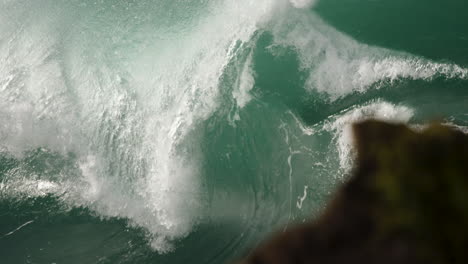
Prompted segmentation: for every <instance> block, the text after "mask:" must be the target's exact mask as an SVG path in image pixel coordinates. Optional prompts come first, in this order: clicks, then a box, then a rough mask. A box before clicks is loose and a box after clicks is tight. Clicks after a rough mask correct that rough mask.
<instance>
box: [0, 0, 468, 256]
mask: <svg viewBox="0 0 468 264" xmlns="http://www.w3.org/2000/svg"><path fill="white" fill-rule="evenodd" d="M467 14H468V2H467V1H465V0H445V1H439V0H387V1H383V0H380V1H379V0H321V1H310V0H309V1H306V0H154V1H150V0H0V263H2V264H16V263H36V264H46V263H47V264H52V263H55V264H62V263H63V264H73V263H77V264H83V263H99V264H106V263H109V264H111V263H112V264H114V263H129V264H130V263H131V264H133V263H135V264H139V263H158V264H165V263H169V264H178V263H191V264H196V263H232V262H233V261H235V260H238V259H239V258H241V257H242V256H244V255H246V254H248V252H249V251H250V250H251V249H252V248H254V247H255V246H256V245H258V243H259V242H260V241H261V240H262V239H264V238H265V237H268V236H269V235H270V234H272V232H282V231H283V230H287V229H288V228H290V227H291V226H292V225H294V224H296V223H301V222H303V221H306V220H308V219H311V218H313V217H316V216H317V215H319V214H320V212H322V211H323V209H324V208H325V207H326V203H327V201H328V200H329V199H330V197H331V196H332V194H333V192H334V191H335V190H336V188H337V186H339V185H340V184H342V183H343V182H344V181H346V179H347V177H348V175H349V173H350V171H351V170H352V166H353V157H354V155H355V152H354V150H353V146H352V144H353V138H352V134H351V129H350V127H351V126H350V125H351V124H352V123H353V122H356V121H360V120H364V119H368V118H375V119H381V120H386V121H389V122H402V123H407V124H409V125H410V126H412V127H414V128H415V129H419V128H421V127H423V126H424V125H425V124H427V123H428V122H432V121H434V120H435V121H438V122H442V123H445V124H448V125H450V126H453V127H455V128H457V129H460V130H463V131H467V130H468V129H467V128H468V15H467Z"/></svg>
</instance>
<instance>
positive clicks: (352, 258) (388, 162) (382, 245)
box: [243, 121, 468, 264]
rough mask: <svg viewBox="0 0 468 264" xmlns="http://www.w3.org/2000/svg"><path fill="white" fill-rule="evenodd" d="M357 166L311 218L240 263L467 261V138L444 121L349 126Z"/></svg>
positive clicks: (268, 242) (255, 251)
mask: <svg viewBox="0 0 468 264" xmlns="http://www.w3.org/2000/svg"><path fill="white" fill-rule="evenodd" d="M354 135H355V142H356V143H355V144H356V148H357V150H358V157H357V164H356V168H355V170H354V172H353V175H352V177H351V178H350V179H349V181H348V182H347V183H346V184H345V185H344V186H342V187H341V188H340V189H339V190H338V192H337V194H336V196H335V198H334V200H333V201H332V202H331V203H330V204H329V205H328V208H327V210H326V212H325V213H324V214H323V215H322V216H321V217H320V218H319V219H317V220H316V221H314V222H312V223H308V224H304V225H302V226H297V227H295V228H294V229H289V230H288V231H287V232H284V233H280V234H277V235H276V236H275V237H273V238H272V239H270V240H269V241H266V242H265V243H264V244H263V245H261V246H260V247H259V248H257V249H256V250H254V251H253V252H252V253H251V254H250V255H249V256H248V257H247V258H246V259H245V260H244V262H243V263H251V264H262V263H265V264H276V263H284V264H287V263H320V264H325V263H343V264H344V263H345V264H354V263H359V264H362V263H379V264H385V263H388V264H395V263H411V264H414V263H425V264H426V263H468V136H467V135H465V134H463V133H462V132H459V131H455V130H452V129H450V128H447V127H444V126H441V125H432V126H430V127H428V128H427V129H425V130H424V131H422V132H420V133H419V132H414V131H413V130H410V129H408V128H407V127H406V126H404V125H395V124H387V123H383V122H378V121H365V122H363V123H359V124H356V125H354Z"/></svg>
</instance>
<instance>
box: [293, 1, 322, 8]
mask: <svg viewBox="0 0 468 264" xmlns="http://www.w3.org/2000/svg"><path fill="white" fill-rule="evenodd" d="M289 1H290V2H291V4H292V5H293V6H294V7H296V8H310V7H312V6H313V5H315V4H316V3H317V2H318V1H317V0H289Z"/></svg>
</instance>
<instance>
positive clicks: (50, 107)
mask: <svg viewBox="0 0 468 264" xmlns="http://www.w3.org/2000/svg"><path fill="white" fill-rule="evenodd" d="M286 3H287V1H279V2H277V1H273V0H261V1H247V0H245V1H221V2H220V1H212V3H210V4H208V6H203V7H201V8H202V9H205V11H204V14H203V17H199V16H188V18H184V19H186V20H187V21H175V22H174V23H172V24H170V25H167V27H163V28H155V27H154V26H152V25H151V23H148V25H146V24H145V21H144V20H140V19H144V17H145V16H143V17H142V18H139V17H133V16H132V15H131V10H130V11H125V12H124V13H122V14H118V13H110V14H109V13H106V12H107V10H109V8H108V7H107V6H100V5H101V4H100V3H95V6H94V7H93V8H91V9H88V8H86V7H84V8H83V9H80V8H82V6H73V5H67V4H66V3H59V4H57V3H54V2H53V1H44V2H43V3H41V5H40V6H37V7H36V6H35V7H34V9H36V8H39V9H40V10H42V11H43V12H42V13H44V12H45V13H47V14H48V15H47V16H43V15H40V14H42V13H41V12H32V11H30V10H29V9H28V8H26V7H23V6H17V7H16V8H12V10H20V11H18V12H17V13H14V12H12V13H9V14H8V16H2V17H0V22H2V23H0V30H1V31H0V38H1V39H0V40H1V41H0V67H1V68H0V70H1V71H0V72H1V75H0V121H2V122H1V124H0V138H1V143H0V144H1V147H0V148H1V149H2V151H4V152H8V153H10V154H14V155H15V156H16V157H17V158H18V159H19V160H21V156H22V153H24V152H25V151H27V150H30V149H35V148H38V147H46V148H47V149H49V150H50V151H52V152H58V153H59V154H62V155H66V154H67V153H69V152H72V153H75V155H76V165H77V170H76V171H74V172H70V173H72V175H67V174H66V173H61V174H59V175H52V176H53V177H46V178H44V177H43V176H41V177H38V176H35V175H32V174H31V172H30V171H27V170H18V171H16V172H11V173H10V176H9V177H8V180H6V181H4V182H2V188H1V189H2V193H1V194H2V195H3V194H9V195H13V193H15V195H19V196H25V197H32V196H43V195H57V196H60V199H61V200H62V201H63V202H64V203H65V204H67V205H70V206H87V207H88V208H90V209H91V210H94V211H95V212H96V213H97V214H99V215H100V216H102V217H119V218H125V219H128V220H129V223H130V224H132V225H135V226H139V227H142V228H144V229H145V230H147V231H148V233H149V234H150V236H151V238H152V245H153V246H154V247H155V249H157V250H159V251H160V252H165V251H168V250H170V249H171V248H172V246H171V243H170V241H172V240H174V239H179V238H182V237H184V236H186V235H187V234H188V233H189V232H190V231H191V230H192V228H193V225H194V224H196V223H197V219H198V218H199V214H200V211H201V210H200V209H201V207H202V204H201V201H202V199H201V190H200V188H201V183H200V179H199V175H198V173H199V168H198V166H199V165H198V164H200V161H199V159H200V158H201V157H200V154H199V153H198V145H197V127H198V125H199V124H200V123H201V122H202V121H203V120H205V119H206V118H208V117H209V116H210V115H211V114H212V113H213V111H215V110H216V109H217V107H218V96H219V82H220V79H221V76H222V74H223V72H224V69H225V67H226V66H227V65H228V64H229V62H230V61H231V60H233V59H234V58H235V56H236V53H237V52H238V49H236V47H237V46H239V43H240V46H241V47H242V46H243V43H247V42H249V41H250V40H251V38H252V36H253V35H254V33H255V32H256V31H257V30H258V28H259V26H260V25H261V24H262V23H265V21H268V20H269V19H270V18H271V16H272V14H273V12H274V10H275V8H278V6H281V5H282V6H284V5H286ZM12 4H14V3H12ZM142 5H143V4H142ZM155 5H156V7H154V9H155V10H158V9H157V4H155ZM171 5H173V6H171V8H174V10H177V8H178V9H181V11H182V10H184V11H183V12H182V13H185V8H184V7H183V6H178V5H180V3H177V2H174V3H172V4H171ZM182 5H183V4H182ZM128 7H131V5H129V6H128ZM143 7H145V6H143ZM22 8H23V9H24V10H23V9H22ZM31 10H32V9H31ZM54 10H55V11H60V12H55V11H54ZM36 11H37V10H36ZM140 11H141V10H140ZM93 12H95V13H93ZM146 12H147V13H148V17H154V14H153V12H152V10H147V11H146ZM157 12H159V13H160V14H161V16H164V15H167V14H163V13H161V11H160V10H159V11H157ZM77 13H79V17H80V19H79V21H76V20H73V17H74V16H75V15H76V14H77ZM159 13H158V14H159ZM24 17H26V19H23V18H24ZM97 17H99V19H97ZM156 17H157V16H156ZM68 18H71V20H68ZM101 19H102V20H101ZM168 19H170V18H168ZM164 20H165V18H164V17H163V18H162V19H161V21H162V22H164ZM129 21H130V23H129ZM162 22H161V23H162ZM132 23H133V26H135V27H132ZM162 25H165V24H164V23H162ZM135 28H136V29H135ZM128 39H131V40H134V42H131V41H130V42H129V41H128ZM251 63H252V58H251V57H250V58H249V59H248V60H247V61H246V62H245V64H244V65H243V66H242V67H241V71H240V72H239V81H238V83H237V87H234V88H233V97H234V99H235V100H236V101H237V104H238V106H239V107H243V106H245V105H246V104H247V103H248V102H249V100H250V99H251V96H250V94H249V91H250V90H251V89H252V87H253V85H254V76H253V73H252V69H251ZM73 173H78V174H79V175H80V177H78V178H77V177H75V174H73ZM6 190H8V192H7V191H6Z"/></svg>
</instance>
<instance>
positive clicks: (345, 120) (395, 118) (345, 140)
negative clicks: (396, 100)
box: [324, 101, 414, 171]
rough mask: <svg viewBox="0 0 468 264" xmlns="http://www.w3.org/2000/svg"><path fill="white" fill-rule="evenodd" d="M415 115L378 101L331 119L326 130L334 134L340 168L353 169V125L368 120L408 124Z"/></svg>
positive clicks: (402, 106)
mask: <svg viewBox="0 0 468 264" xmlns="http://www.w3.org/2000/svg"><path fill="white" fill-rule="evenodd" d="M413 115H414V110H412V109H411V108H409V107H407V106H404V105H394V104H391V103H388V102H385V101H376V102H372V103H370V104H366V105H363V106H359V107H354V108H351V109H347V110H345V111H343V112H342V113H340V114H337V115H336V116H333V117H331V118H330V121H327V122H326V123H325V124H324V129H325V130H327V131H330V132H332V133H333V134H334V141H335V142H336V147H337V149H338V155H339V160H340V167H341V169H343V170H345V171H349V170H350V169H351V167H352V162H353V157H354V152H353V135H352V124H353V123H355V122H359V121H363V120H366V119H376V120H382V121H386V122H396V123H407V122H408V121H409V120H410V119H411V118H412V117H413Z"/></svg>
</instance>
